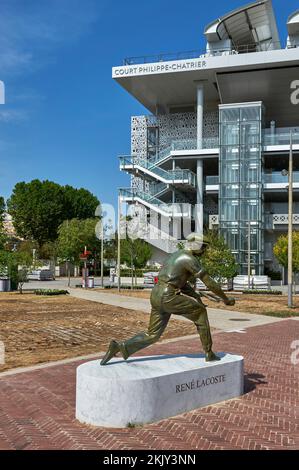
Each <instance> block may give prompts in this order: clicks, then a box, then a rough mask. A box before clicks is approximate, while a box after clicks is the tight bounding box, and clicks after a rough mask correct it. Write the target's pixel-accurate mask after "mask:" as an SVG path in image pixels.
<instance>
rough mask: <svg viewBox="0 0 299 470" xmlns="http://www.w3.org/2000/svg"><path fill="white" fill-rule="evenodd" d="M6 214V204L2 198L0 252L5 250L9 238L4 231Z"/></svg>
mask: <svg viewBox="0 0 299 470" xmlns="http://www.w3.org/2000/svg"><path fill="white" fill-rule="evenodd" d="M4 213H5V202H4V198H3V197H1V196H0V250H2V249H3V248H4V245H5V243H6V241H7V237H6V234H5V231H4Z"/></svg>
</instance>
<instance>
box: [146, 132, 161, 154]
mask: <svg viewBox="0 0 299 470" xmlns="http://www.w3.org/2000/svg"><path fill="white" fill-rule="evenodd" d="M158 151H159V127H156V126H155V127H148V128H147V158H148V159H149V160H150V159H152V158H155V157H156V156H157V155H158Z"/></svg>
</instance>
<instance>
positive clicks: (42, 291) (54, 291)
mask: <svg viewBox="0 0 299 470" xmlns="http://www.w3.org/2000/svg"><path fill="white" fill-rule="evenodd" d="M35 294H36V295H67V294H69V292H68V291H67V290H59V289H36V291H35Z"/></svg>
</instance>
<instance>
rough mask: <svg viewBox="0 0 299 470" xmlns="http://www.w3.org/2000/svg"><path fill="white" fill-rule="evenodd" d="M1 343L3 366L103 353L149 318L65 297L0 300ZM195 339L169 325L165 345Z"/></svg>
mask: <svg viewBox="0 0 299 470" xmlns="http://www.w3.org/2000/svg"><path fill="white" fill-rule="evenodd" d="M0 312H1V313H0V341H3V342H4V345H5V364H4V365H1V364H0V372H1V371H4V370H7V369H11V368H14V367H20V366H29V365H33V364H38V363H41V362H47V361H55V360H59V359H65V358H72V357H76V356H80V355H85V354H92V353H97V352H100V351H105V350H106V348H107V345H108V343H109V342H110V340H111V339H116V340H121V339H126V338H128V337H130V336H132V335H133V334H135V333H137V332H139V331H143V330H146V329H147V325H148V319H149V315H148V314H146V313H143V312H136V311H133V310H128V309H124V308H119V307H112V306H109V305H104V304H100V303H96V302H89V301H86V300H80V299H76V298H72V297H68V296H53V297H52V296H51V297H46V296H37V295H33V294H22V295H21V294H19V293H1V294H0ZM192 334H196V329H195V327H194V325H193V324H192V323H191V322H190V323H189V322H182V321H178V320H175V319H171V320H170V322H169V325H168V327H167V329H166V331H165V333H164V335H163V339H167V338H176V337H180V336H185V335H192Z"/></svg>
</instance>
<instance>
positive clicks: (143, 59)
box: [124, 41, 281, 65]
mask: <svg viewBox="0 0 299 470" xmlns="http://www.w3.org/2000/svg"><path fill="white" fill-rule="evenodd" d="M275 49H281V44H280V42H275V41H271V42H268V43H264V44H255V43H251V44H243V45H238V46H234V47H233V48H227V47H219V49H217V50H213V51H212V50H211V51H209V52H207V51H206V50H198V49H197V50H193V51H183V52H169V53H162V54H153V55H143V56H138V57H126V58H125V59H124V65H136V64H150V63H155V62H170V61H173V60H187V59H206V58H208V57H219V56H225V55H236V54H247V53H251V52H265V51H270V50H275Z"/></svg>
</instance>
